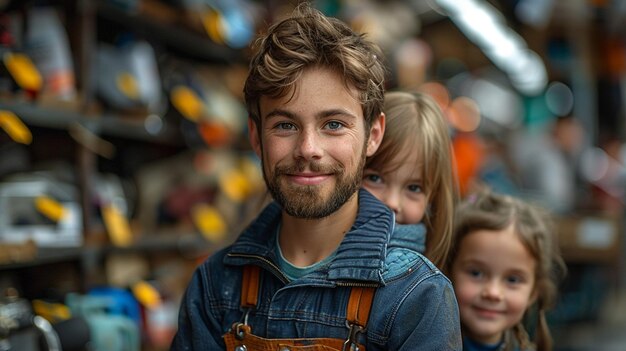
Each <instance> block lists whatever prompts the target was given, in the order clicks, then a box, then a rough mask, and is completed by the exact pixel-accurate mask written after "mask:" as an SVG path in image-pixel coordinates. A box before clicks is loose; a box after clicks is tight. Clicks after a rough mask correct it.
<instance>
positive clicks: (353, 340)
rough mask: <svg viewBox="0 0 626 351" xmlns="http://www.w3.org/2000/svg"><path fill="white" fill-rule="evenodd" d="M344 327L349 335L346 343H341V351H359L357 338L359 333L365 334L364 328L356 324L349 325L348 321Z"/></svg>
mask: <svg viewBox="0 0 626 351" xmlns="http://www.w3.org/2000/svg"><path fill="white" fill-rule="evenodd" d="M346 327H348V329H350V333H349V334H348V338H347V339H346V341H345V342H344V343H343V348H342V349H341V351H359V345H358V343H357V336H358V335H359V333H363V332H365V328H364V327H362V326H360V325H358V324H354V323H349V322H348V321H346Z"/></svg>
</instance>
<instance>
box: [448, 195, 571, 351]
mask: <svg viewBox="0 0 626 351" xmlns="http://www.w3.org/2000/svg"><path fill="white" fill-rule="evenodd" d="M510 225H513V226H514V228H515V233H516V234H517V236H518V238H519V239H520V241H521V242H522V244H523V245H524V246H525V247H526V248H527V249H528V251H529V252H530V253H531V255H532V256H533V257H534V258H535V260H536V262H537V265H536V271H535V286H534V289H533V294H534V295H535V296H536V300H535V304H536V307H537V324H536V330H535V337H534V344H535V347H536V350H537V351H549V350H552V337H551V335H550V329H549V328H548V324H547V321H546V318H545V313H546V311H548V310H549V309H551V308H552V307H554V304H555V303H556V297H557V292H558V288H557V284H558V283H559V282H560V280H561V279H562V278H564V276H565V273H566V268H565V264H564V262H563V259H562V257H561V255H560V250H559V246H558V243H557V237H556V232H555V230H554V227H553V221H552V218H551V217H550V215H549V213H548V212H547V211H546V210H545V209H543V208H541V207H538V206H535V205H533V204H531V203H529V202H526V201H524V200H521V199H518V198H514V197H511V196H507V195H502V194H496V193H494V192H492V191H490V190H489V189H488V188H486V187H484V186H482V187H481V188H480V189H478V190H477V191H476V192H474V193H471V194H470V195H468V196H467V197H466V198H465V200H464V201H463V202H462V203H461V204H459V206H458V207H457V210H456V217H455V223H454V240H453V242H452V247H451V250H450V256H448V257H449V259H448V262H447V264H446V269H445V270H444V271H445V272H448V273H449V272H450V271H451V268H452V265H453V263H454V258H455V256H456V254H457V252H458V251H459V246H458V245H459V243H460V242H461V240H462V239H463V238H464V237H465V236H466V235H468V234H470V233H472V232H475V231H477V230H493V231H497V230H503V229H506V228H507V227H509V226H510ZM530 315H531V309H530V308H529V309H528V310H527V311H526V314H525V316H524V318H523V319H522V321H520V322H519V323H518V324H517V325H515V327H513V329H512V332H513V335H514V337H515V338H516V340H517V342H518V343H519V344H520V347H521V348H522V349H526V348H528V347H531V346H532V345H531V344H530V342H529V337H528V333H527V332H526V329H525V327H524V324H523V321H524V320H527V318H528V317H529V316H530Z"/></svg>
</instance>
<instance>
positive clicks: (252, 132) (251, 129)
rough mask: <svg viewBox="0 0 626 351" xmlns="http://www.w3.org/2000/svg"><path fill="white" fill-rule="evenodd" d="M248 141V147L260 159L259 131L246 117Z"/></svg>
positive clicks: (250, 119)
mask: <svg viewBox="0 0 626 351" xmlns="http://www.w3.org/2000/svg"><path fill="white" fill-rule="evenodd" d="M248 139H250V145H251V146H252V149H253V150H254V152H255V153H256V155H257V156H258V157H259V158H261V140H260V139H259V130H258V128H257V125H256V123H255V122H254V120H253V119H252V118H251V117H248Z"/></svg>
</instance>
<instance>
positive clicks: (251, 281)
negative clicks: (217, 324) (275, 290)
mask: <svg viewBox="0 0 626 351" xmlns="http://www.w3.org/2000/svg"><path fill="white" fill-rule="evenodd" d="M260 272H261V267H259V266H254V265H246V266H244V267H243V278H242V281H241V307H244V308H249V309H250V308H254V307H256V303H257V300H258V298H259V277H260Z"/></svg>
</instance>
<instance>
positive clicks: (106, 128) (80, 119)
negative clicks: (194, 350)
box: [0, 0, 246, 350]
mask: <svg viewBox="0 0 626 351" xmlns="http://www.w3.org/2000/svg"><path fill="white" fill-rule="evenodd" d="M142 3H143V4H144V5H145V4H147V5H148V6H155V8H156V9H157V11H163V10H164V9H165V10H166V12H167V13H168V14H169V17H168V18H167V19H164V18H162V17H154V16H152V15H151V13H154V8H153V9H148V11H147V12H146V11H145V8H144V9H142V10H138V11H130V10H128V9H124V8H122V7H120V6H118V5H114V4H113V2H109V1H104V0H101V1H92V0H51V1H50V2H48V3H46V4H47V6H53V7H54V8H55V9H57V10H58V12H59V14H60V15H61V18H62V20H63V24H64V26H65V30H66V34H67V35H68V40H69V44H70V47H71V50H72V51H71V57H72V59H73V61H74V62H73V63H74V73H75V81H76V88H77V97H76V100H75V101H71V102H70V103H66V102H60V103H55V101H50V100H49V99H48V98H46V99H45V101H44V100H41V99H38V98H37V99H29V98H27V97H25V96H24V95H21V94H16V95H15V97H12V96H11V95H10V94H6V92H3V94H1V95H0V110H3V111H11V112H13V113H14V114H15V115H16V116H18V118H19V119H20V120H21V121H22V122H23V123H24V124H25V125H26V126H27V127H28V128H30V129H31V130H32V132H33V138H34V144H37V147H38V149H37V150H34V149H33V145H32V144H31V145H17V144H15V145H10V146H11V148H19V149H20V150H23V151H25V152H26V153H28V154H29V156H30V159H31V160H34V161H35V162H37V161H47V160H46V159H45V158H46V157H47V155H49V154H52V155H56V154H58V153H64V154H63V155H62V156H63V157H62V158H63V160H64V162H66V164H65V165H64V166H63V167H68V168H67V169H66V170H67V171H68V172H67V173H68V174H69V175H70V176H71V177H73V179H74V184H73V185H74V186H76V188H77V190H78V193H79V199H77V201H78V202H79V203H80V207H81V209H82V226H83V231H82V236H83V244H82V245H80V246H73V247H62V246H61V247H38V248H37V250H36V254H35V256H34V257H33V258H32V259H28V260H20V261H16V262H3V263H0V288H7V287H16V288H17V290H18V291H19V292H20V294H21V295H22V297H24V298H27V299H29V300H32V299H51V300H55V299H61V298H62V297H63V295H65V294H67V293H70V292H77V293H87V292H88V291H89V290H90V289H92V288H94V287H98V286H102V285H103V284H108V283H109V282H108V281H107V280H108V278H109V276H110V272H107V271H106V270H107V269H108V268H107V265H108V264H109V263H110V261H111V260H115V259H116V258H119V257H122V258H124V257H133V258H137V257H139V259H143V260H145V263H146V265H147V266H148V267H149V269H150V272H148V276H144V277H137V278H140V279H146V280H150V279H156V278H155V277H154V276H153V273H154V270H157V269H159V268H158V267H170V268H169V269H171V267H172V266H175V267H178V268H176V269H179V271H177V272H178V273H176V274H175V275H177V276H176V277H175V278H179V279H183V280H184V279H185V277H186V274H190V272H191V270H192V269H193V267H195V265H196V264H197V263H198V262H199V261H200V260H202V259H203V258H204V257H206V256H207V255H209V254H210V253H211V252H213V251H215V250H216V249H218V248H220V247H222V246H224V245H226V243H227V242H228V241H229V240H231V239H232V238H231V236H230V235H229V234H225V235H224V236H223V237H222V239H221V240H217V241H211V240H208V239H207V238H206V237H205V236H203V235H201V233H200V232H199V230H198V229H196V228H195V226H194V225H193V224H192V223H191V222H188V223H184V224H183V225H179V223H167V224H163V225H160V224H154V223H151V225H150V226H143V225H142V223H140V220H139V219H137V218H136V217H135V216H136V214H137V213H136V211H137V206H139V205H137V202H139V197H138V195H137V194H135V198H134V199H133V200H132V201H129V205H128V206H129V208H128V214H127V216H128V217H129V218H128V220H129V223H128V224H129V227H130V228H131V231H132V238H133V239H132V242H131V243H130V244H129V245H114V244H113V242H112V240H111V239H110V238H109V235H107V229H106V226H104V225H103V223H102V221H103V220H102V219H101V218H100V217H101V215H102V214H101V213H100V210H99V209H98V208H97V206H98V204H97V201H99V199H98V198H97V196H96V195H97V194H96V193H95V192H94V191H95V190H94V189H96V187H97V186H100V185H101V184H99V183H98V182H99V180H98V178H97V175H98V174H99V173H101V172H107V173H111V174H114V175H115V176H117V177H119V178H120V179H121V180H129V181H133V182H136V181H137V180H136V179H132V178H133V177H134V176H135V174H136V172H138V171H139V170H140V169H141V167H142V166H145V164H147V163H148V162H152V161H155V160H159V159H160V158H163V159H166V158H168V157H172V156H176V155H180V154H186V153H198V152H206V153H211V152H212V151H211V148H210V147H208V146H205V147H204V150H202V147H201V146H199V145H190V144H189V141H188V140H186V137H187V136H185V135H184V133H183V130H182V128H183V126H182V124H183V123H187V127H189V123H190V122H189V121H185V120H184V117H183V116H182V115H181V114H180V113H179V112H177V111H176V109H175V108H174V107H173V106H171V104H170V103H169V101H168V102H167V108H165V109H163V110H162V111H161V112H159V113H153V112H147V111H145V112H141V111H139V110H138V111H139V112H138V111H124V110H118V109H115V108H112V107H111V106H107V105H106V104H104V103H102V101H101V100H100V96H99V95H98V93H97V91H96V88H95V87H96V85H95V84H94V83H95V82H96V80H97V77H96V76H95V70H94V65H95V62H96V60H95V59H96V55H97V50H98V46H99V44H100V43H102V42H103V41H104V42H107V44H112V43H111V40H112V38H114V36H115V35H116V32H119V33H131V34H132V35H133V36H136V37H137V38H139V39H143V40H145V41H146V42H147V43H149V44H151V45H153V47H154V49H155V53H156V54H157V55H161V56H163V57H165V58H167V59H171V58H174V59H176V60H179V62H182V65H187V63H188V64H189V66H190V67H192V66H198V67H207V68H211V67H213V68H214V69H215V68H216V69H217V70H218V71H221V70H224V69H225V68H227V67H230V66H232V65H239V64H242V63H244V62H245V59H246V57H245V56H246V55H245V52H244V51H243V50H239V49H233V48H230V47H228V46H226V45H223V44H217V43H215V42H213V41H212V40H211V39H210V38H209V37H208V36H207V35H206V34H205V33H202V32H201V31H199V30H198V28H192V27H191V26H190V25H189V23H187V22H188V19H189V15H188V14H185V13H184V11H183V10H182V9H179V8H173V7H171V5H168V4H167V2H165V1H157V0H154V1H144V2H142ZM6 6H7V8H8V9H10V10H11V12H12V13H13V12H18V13H19V12H22V13H26V12H27V11H28V9H30V8H31V6H40V4H39V2H37V1H24V2H21V1H11V2H10V4H9V5H6ZM21 10H24V11H21ZM151 11H152V12H151ZM0 14H1V13H0ZM156 60H157V62H158V65H159V66H160V65H162V64H164V63H163V62H162V60H160V59H159V57H157V58H156ZM165 64H166V63H165ZM159 68H161V67H159ZM159 79H161V78H159ZM220 84H223V82H220ZM165 89H166V87H163V90H165ZM233 98H234V99H237V97H234V96H233ZM162 99H164V100H168V99H169V96H167V92H165V91H164V92H163V96H162ZM150 123H156V127H154V125H151V124H150ZM152 127H154V128H152ZM77 128H78V129H81V130H83V132H88V133H89V136H88V137H90V138H94V139H97V140H99V142H104V143H107V144H108V145H110V146H111V147H112V148H114V149H115V156H111V155H108V157H109V159H107V157H103V155H99V154H98V152H97V151H94V149H92V148H90V147H89V145H86V144H85V143H84V141H79V140H77V139H76V138H75V136H74V135H73V134H72V133H74V132H75V130H76V129H77ZM42 136H44V137H45V136H51V137H50V140H52V141H53V142H54V143H58V144H49V145H47V146H42V145H41V142H40V143H37V141H38V140H37V138H40V137H42ZM11 143H13V142H12V141H11V140H10V139H9V138H8V137H7V135H0V155H1V152H2V147H3V146H7V147H8V146H9V144H11ZM240 144H241V143H237V142H235V143H234V144H233V145H232V151H233V152H234V153H235V154H240V153H242V151H243V152H244V153H245V150H242V148H241V145H240ZM45 148H48V150H44V151H43V152H42V150H41V149H45ZM68 150H70V151H69V154H68V152H67V151H68ZM221 151H228V150H224V149H223V148H222V149H221ZM36 152H39V153H42V154H43V155H39V154H34V153H36ZM105 156H107V155H105ZM120 161H121V162H122V164H121V165H118V164H117V163H119V162H120ZM189 166H190V167H192V165H191V164H189ZM1 171H2V170H1V169H0V172H1ZM21 171H23V172H30V171H31V169H23V170H21ZM9 175H13V174H9ZM0 176H2V173H0ZM157 176H158V175H155V177H157ZM204 177H207V178H210V177H211V174H206V175H204ZM123 178H126V179H123ZM2 181H3V179H2V178H0V182H2ZM135 190H137V189H135ZM139 190H141V189H139ZM139 190H137V191H139ZM166 190H167V189H159V191H161V192H162V193H163V194H166ZM212 196H216V195H212ZM208 200H211V198H204V199H203V201H208ZM131 202H134V205H133V206H131V205H130V203H131ZM141 205H142V206H143V205H146V204H141ZM131 207H133V208H131ZM0 210H1V209H0ZM154 210H158V211H163V209H162V208H157V207H156V206H155V207H154ZM237 224H238V225H239V223H237ZM155 225H156V228H155ZM231 230H232V228H231ZM181 267H182V268H181ZM160 269H165V268H160ZM180 269H183V270H182V271H180ZM121 288H124V287H123V286H122V287H121ZM127 288H128V287H127ZM181 288H184V285H182V283H181V286H179V287H167V291H166V292H165V294H166V296H165V297H164V298H166V299H176V298H177V297H176V296H171V294H176V293H179V291H177V290H180V289H181ZM59 302H61V301H59ZM144 342H145V343H146V345H143V346H142V348H143V347H145V348H147V349H151V350H152V349H157V350H158V349H166V347H164V346H163V345H151V344H150V341H149V340H144Z"/></svg>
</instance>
